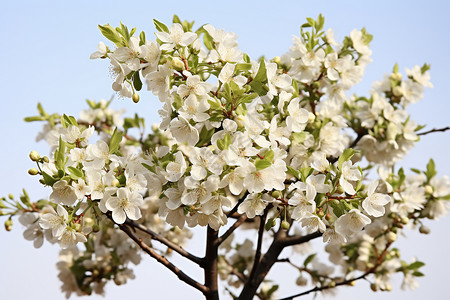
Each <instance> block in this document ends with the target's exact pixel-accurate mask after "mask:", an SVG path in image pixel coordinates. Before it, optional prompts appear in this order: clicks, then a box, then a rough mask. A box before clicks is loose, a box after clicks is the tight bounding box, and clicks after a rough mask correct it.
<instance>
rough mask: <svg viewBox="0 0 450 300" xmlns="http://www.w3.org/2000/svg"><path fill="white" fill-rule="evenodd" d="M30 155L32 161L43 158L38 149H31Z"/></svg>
mask: <svg viewBox="0 0 450 300" xmlns="http://www.w3.org/2000/svg"><path fill="white" fill-rule="evenodd" d="M29 157H30V159H31V160H32V161H38V160H40V159H41V156H40V155H39V153H37V152H36V151H31V152H30V155H29Z"/></svg>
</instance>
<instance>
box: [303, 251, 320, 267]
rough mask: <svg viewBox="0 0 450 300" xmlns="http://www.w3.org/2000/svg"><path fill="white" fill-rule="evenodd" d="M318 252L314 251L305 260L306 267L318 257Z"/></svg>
mask: <svg viewBox="0 0 450 300" xmlns="http://www.w3.org/2000/svg"><path fill="white" fill-rule="evenodd" d="M316 255H317V253H313V254H311V255H309V256H308V257H307V258H306V259H305V261H304V262H303V266H305V268H306V267H307V266H308V264H309V263H310V262H311V261H312V260H313V259H314V257H316Z"/></svg>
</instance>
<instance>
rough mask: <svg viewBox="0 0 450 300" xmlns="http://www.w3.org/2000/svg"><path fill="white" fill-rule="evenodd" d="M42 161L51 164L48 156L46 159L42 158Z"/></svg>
mask: <svg viewBox="0 0 450 300" xmlns="http://www.w3.org/2000/svg"><path fill="white" fill-rule="evenodd" d="M42 160H43V161H44V162H45V163H49V162H50V160H49V159H48V157H47V156H44V157H43V158H42Z"/></svg>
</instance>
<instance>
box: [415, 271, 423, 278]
mask: <svg viewBox="0 0 450 300" xmlns="http://www.w3.org/2000/svg"><path fill="white" fill-rule="evenodd" d="M412 274H413V276H416V277H422V276H425V275H424V274H423V273H422V272H419V271H414V272H413V273H412Z"/></svg>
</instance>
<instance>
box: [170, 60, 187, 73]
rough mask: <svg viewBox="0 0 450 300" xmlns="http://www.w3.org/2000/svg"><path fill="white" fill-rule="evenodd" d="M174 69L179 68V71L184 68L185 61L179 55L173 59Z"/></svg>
mask: <svg viewBox="0 0 450 300" xmlns="http://www.w3.org/2000/svg"><path fill="white" fill-rule="evenodd" d="M170 65H171V66H172V68H173V69H175V70H177V71H182V70H184V63H183V62H182V61H181V59H179V58H178V57H174V58H173V59H172V61H171V64H170Z"/></svg>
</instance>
